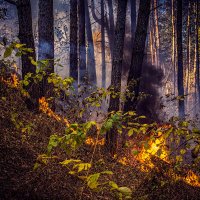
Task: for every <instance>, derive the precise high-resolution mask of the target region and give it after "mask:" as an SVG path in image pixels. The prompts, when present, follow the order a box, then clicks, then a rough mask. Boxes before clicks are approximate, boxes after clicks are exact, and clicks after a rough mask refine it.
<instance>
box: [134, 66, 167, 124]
mask: <svg viewBox="0 0 200 200" xmlns="http://www.w3.org/2000/svg"><path fill="white" fill-rule="evenodd" d="M163 78H164V74H163V71H162V69H160V68H159V67H156V66H154V65H151V64H147V63H144V64H143V69H142V77H141V81H140V92H142V93H144V96H141V98H140V100H139V102H138V105H137V113H138V114H139V115H145V116H146V117H147V119H149V120H150V121H157V122H159V121H160V120H161V119H160V117H159V110H160V109H161V98H160V93H159V89H160V87H162V80H163Z"/></svg>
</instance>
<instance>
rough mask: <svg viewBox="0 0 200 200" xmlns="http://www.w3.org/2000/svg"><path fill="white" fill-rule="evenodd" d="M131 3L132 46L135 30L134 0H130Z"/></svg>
mask: <svg viewBox="0 0 200 200" xmlns="http://www.w3.org/2000/svg"><path fill="white" fill-rule="evenodd" d="M130 3H131V36H132V37H131V38H132V44H133V40H134V35H135V28H136V0H130Z"/></svg>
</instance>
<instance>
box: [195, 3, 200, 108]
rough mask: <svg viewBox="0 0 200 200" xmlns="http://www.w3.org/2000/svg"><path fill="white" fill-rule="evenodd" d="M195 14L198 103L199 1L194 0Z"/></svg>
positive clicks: (199, 86)
mask: <svg viewBox="0 0 200 200" xmlns="http://www.w3.org/2000/svg"><path fill="white" fill-rule="evenodd" d="M195 4H196V16H195V48H196V50H195V53H196V55H195V57H196V88H197V93H198V103H199V105H200V79H199V78H200V77H199V72H200V70H199V1H198V0H196V3H195Z"/></svg>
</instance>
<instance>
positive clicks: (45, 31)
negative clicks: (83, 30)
mask: <svg viewBox="0 0 200 200" xmlns="http://www.w3.org/2000/svg"><path fill="white" fill-rule="evenodd" d="M38 36H39V48H38V59H39V60H49V64H48V66H47V69H45V71H46V77H44V79H43V83H42V86H41V88H40V90H41V94H40V95H41V96H46V95H47V96H49V95H52V93H51V92H52V91H51V87H50V86H49V84H48V83H47V76H48V75H49V74H51V73H54V61H53V59H54V15H53V0H48V1H46V0H39V19H38Z"/></svg>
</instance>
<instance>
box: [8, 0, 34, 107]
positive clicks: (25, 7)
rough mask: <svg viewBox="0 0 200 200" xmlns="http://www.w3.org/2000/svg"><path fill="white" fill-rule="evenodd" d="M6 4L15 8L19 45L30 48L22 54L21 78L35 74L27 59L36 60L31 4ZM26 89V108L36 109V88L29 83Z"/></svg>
mask: <svg viewBox="0 0 200 200" xmlns="http://www.w3.org/2000/svg"><path fill="white" fill-rule="evenodd" d="M7 2H8V3H11V4H13V5H16V6H17V14H18V21H19V35H18V37H19V40H20V43H22V44H26V48H31V49H32V52H27V53H26V54H22V56H21V60H22V78H24V77H25V76H26V74H27V73H33V74H35V72H36V68H35V66H34V65H33V64H32V63H31V61H30V59H29V57H32V58H33V59H34V60H36V54H35V44H34V37H33V30H32V15H31V3H30V0H17V1H12V0H8V1H7ZM26 89H27V90H28V92H29V94H30V99H28V100H27V101H26V104H27V107H28V108H30V109H36V108H38V94H37V87H36V85H35V84H34V82H31V83H30V84H29V85H28V86H27V87H26Z"/></svg>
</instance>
